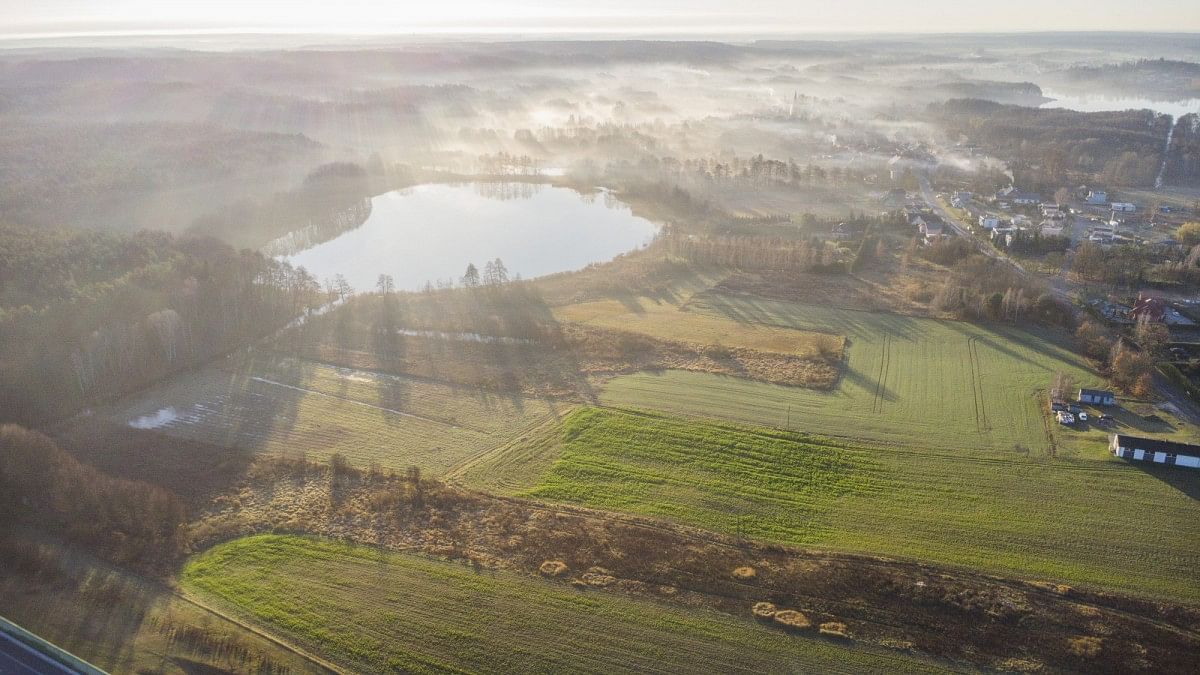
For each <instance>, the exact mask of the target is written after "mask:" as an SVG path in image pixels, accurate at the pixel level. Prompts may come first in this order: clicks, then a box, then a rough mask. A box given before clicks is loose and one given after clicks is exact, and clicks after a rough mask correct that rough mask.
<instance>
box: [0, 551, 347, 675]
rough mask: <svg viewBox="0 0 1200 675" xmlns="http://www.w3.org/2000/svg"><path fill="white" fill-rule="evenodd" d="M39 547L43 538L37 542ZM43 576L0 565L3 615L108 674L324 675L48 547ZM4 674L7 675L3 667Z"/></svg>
mask: <svg viewBox="0 0 1200 675" xmlns="http://www.w3.org/2000/svg"><path fill="white" fill-rule="evenodd" d="M37 539H41V537H37ZM33 541H35V539H33V538H31V539H28V540H25V545H27V546H36V547H40V549H41V550H43V551H46V552H52V557H51V558H49V559H50V560H53V562H54V565H55V566H54V567H53V568H51V567H50V566H42V567H41V569H40V571H39V572H38V573H34V574H31V573H29V571H28V570H20V569H18V565H17V564H16V563H13V564H10V563H12V561H11V560H10V559H9V558H7V555H8V551H7V550H6V552H5V555H4V556H3V557H0V559H3V560H4V563H3V564H0V613H2V614H3V615H4V617H5V618H7V619H9V620H10V621H13V622H16V623H17V624H19V625H21V626H22V627H23V628H25V629H27V630H29V631H31V632H33V633H36V634H37V635H38V636H40V637H42V638H44V639H46V640H48V641H50V642H51V643H53V644H55V645H56V646H58V647H61V648H63V649H66V650H67V651H69V652H71V653H72V654H74V655H75V656H78V657H79V658H82V659H84V660H86V661H88V662H89V663H91V664H93V665H94V666H96V667H98V668H102V669H104V670H106V671H108V672H110V673H161V674H164V675H185V674H188V673H272V672H273V673H324V672H328V671H327V670H325V669H324V668H321V667H320V666H319V665H317V664H314V663H312V662H310V661H308V660H307V659H305V658H304V657H302V656H300V655H298V654H296V653H295V652H293V651H291V650H290V649H286V648H283V647H280V646H279V645H277V644H275V643H273V642H271V641H269V640H267V639H265V638H263V637H262V636H260V635H257V634H255V633H253V632H251V631H249V630H247V629H245V628H244V627H242V626H239V625H238V624H236V623H234V622H232V621H229V620H228V619H226V618H223V617H222V616H220V615H218V614H214V613H212V612H211V611H209V610H207V609H206V608H204V607H202V606H200V605H197V604H194V603H192V602H190V601H188V600H186V599H184V598H181V597H179V596H178V595H175V594H174V593H171V592H170V591H169V589H168V588H167V587H166V586H164V585H162V584H161V583H159V582H156V581H148V580H146V579H145V578H142V577H139V576H137V575H135V574H133V573H131V572H127V571H124V570H121V569H119V568H117V567H114V566H112V565H109V564H106V563H103V562H101V561H97V560H94V559H92V558H91V557H90V556H88V555H86V554H84V553H81V552H80V551H78V550H75V549H72V548H69V547H66V546H63V545H59V544H54V543H49V542H40V543H38V544H33V543H32V542H33ZM0 672H8V671H4V668H3V667H0Z"/></svg>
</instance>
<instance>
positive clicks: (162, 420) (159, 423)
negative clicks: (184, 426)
mask: <svg viewBox="0 0 1200 675" xmlns="http://www.w3.org/2000/svg"><path fill="white" fill-rule="evenodd" d="M178 418H179V412H178V411H176V410H175V408H163V409H162V410H157V411H155V412H152V413H150V414H149V415H142V416H141V417H135V418H133V419H131V420H129V426H131V427H133V428H134V429H158V428H159V427H165V426H166V425H168V424H170V423H172V422H174V421H175V420H176V419H178Z"/></svg>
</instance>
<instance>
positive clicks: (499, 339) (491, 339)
mask: <svg viewBox="0 0 1200 675" xmlns="http://www.w3.org/2000/svg"><path fill="white" fill-rule="evenodd" d="M396 332H397V333H399V334H401V335H407V336H408V337H426V338H437V339H439V340H456V341H458V342H482V343H485V344H501V345H530V344H533V340H529V339H526V338H515V337H505V336H503V335H482V334H480V333H443V332H441V331H436V330H413V329H411V328H397V329H396Z"/></svg>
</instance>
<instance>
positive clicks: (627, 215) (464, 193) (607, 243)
mask: <svg viewBox="0 0 1200 675" xmlns="http://www.w3.org/2000/svg"><path fill="white" fill-rule="evenodd" d="M657 233H658V226H657V225H655V224H654V223H652V222H650V221H649V220H646V219H645V218H641V217H639V216H635V215H633V212H632V211H631V210H630V208H629V206H627V205H626V204H624V203H622V202H621V201H619V200H618V199H617V198H616V197H614V196H613V195H612V194H611V193H609V192H607V191H603V190H602V191H599V192H597V193H594V194H584V193H581V192H577V191H575V190H572V189H570V188H565V187H558V186H554V185H545V184H539V183H521V182H501V183H465V184H429V185H418V186H415V187H412V188H408V189H404V190H397V191H395V192H389V193H387V194H383V195H379V196H378V197H375V198H374V199H372V200H371V209H370V215H369V216H368V217H367V219H366V221H365V222H364V223H363V224H362V225H360V226H357V227H354V228H353V229H350V230H348V231H346V232H343V233H342V234H340V235H338V236H337V237H335V238H333V239H330V240H329V241H325V242H323V243H320V244H317V245H315V246H312V247H311V248H308V249H305V250H302V251H298V252H295V253H291V254H288V255H284V256H281V259H284V260H287V261H288V262H290V263H291V264H292V265H294V266H297V267H301V266H302V267H304V268H305V269H306V270H308V272H309V273H310V274H312V275H313V276H314V277H316V279H317V280H318V281H319V282H321V283H322V284H324V282H325V281H327V280H329V279H333V278H334V277H335V275H338V274H340V275H342V276H343V277H345V278H346V280H347V281H348V282H349V283H350V285H351V286H352V287H353V288H354V289H355V290H357V291H369V290H373V289H374V288H375V286H376V283H377V281H378V279H379V275H381V274H387V275H390V276H391V277H392V279H393V281H394V283H395V288H396V289H397V290H417V289H419V288H421V287H422V286H424V285H425V283H426V282H431V283H435V284H436V283H437V282H438V281H439V280H442V281H454V282H455V283H459V282H460V279H461V277H462V276H463V274H464V272H465V271H466V268H467V265H468V264H474V265H475V266H476V268H477V269H478V270H479V273H480V275H483V274H485V271H486V269H485V266H486V265H487V263H488V262H489V261H495V260H496V259H500V260H501V261H503V265H504V267H505V269H506V270H507V274H508V276H509V277H510V278H512V277H515V276H517V275H520V276H522V277H524V278H526V279H529V278H533V277H539V276H544V275H547V274H554V273H556V272H567V271H572V270H577V269H582V268H584V267H586V266H588V265H591V264H593V263H599V262H607V261H609V260H612V259H613V258H615V257H616V256H618V255H621V254H622V253H626V252H628V251H630V250H633V249H636V248H638V247H639V246H643V245H645V244H647V243H649V242H650V241H651V240H652V239H653V238H654V236H655V235H656V234H657ZM267 250H273V249H271V248H270V246H269V247H268V249H267Z"/></svg>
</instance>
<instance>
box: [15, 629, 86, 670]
mask: <svg viewBox="0 0 1200 675" xmlns="http://www.w3.org/2000/svg"><path fill="white" fill-rule="evenodd" d="M74 673H75V671H73V670H71V669H69V668H67V667H66V666H63V665H62V664H61V663H58V662H56V661H52V660H50V659H48V658H46V657H45V656H42V655H41V654H40V653H38V652H36V651H34V650H33V649H31V648H29V647H27V646H25V644H24V643H22V642H19V641H17V640H15V639H13V638H12V637H10V636H9V635H7V634H5V633H0V675H74Z"/></svg>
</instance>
